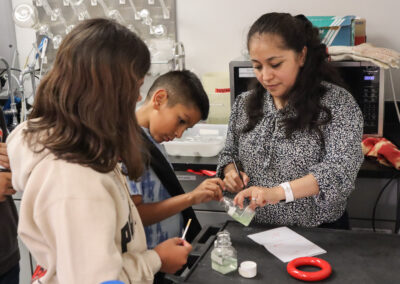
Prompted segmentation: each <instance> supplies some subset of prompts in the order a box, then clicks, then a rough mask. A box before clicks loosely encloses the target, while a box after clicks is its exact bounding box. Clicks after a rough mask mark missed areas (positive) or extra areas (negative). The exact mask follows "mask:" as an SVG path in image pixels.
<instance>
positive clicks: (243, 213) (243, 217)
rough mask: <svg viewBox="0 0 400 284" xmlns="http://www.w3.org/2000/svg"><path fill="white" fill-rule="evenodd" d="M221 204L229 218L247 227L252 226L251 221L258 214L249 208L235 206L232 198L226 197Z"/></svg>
mask: <svg viewBox="0 0 400 284" xmlns="http://www.w3.org/2000/svg"><path fill="white" fill-rule="evenodd" d="M220 203H221V205H222V207H223V208H224V209H225V211H226V212H227V213H228V215H229V216H231V217H232V218H233V219H235V220H236V221H238V222H239V223H241V224H243V225H245V226H248V225H249V224H250V222H251V220H252V219H253V217H254V215H255V214H256V212H255V211H254V210H253V209H251V208H250V207H249V206H246V207H245V208H243V209H240V207H239V206H237V205H236V206H235V205H234V204H233V200H232V199H231V198H229V197H226V196H224V198H223V199H222V200H221V202H220Z"/></svg>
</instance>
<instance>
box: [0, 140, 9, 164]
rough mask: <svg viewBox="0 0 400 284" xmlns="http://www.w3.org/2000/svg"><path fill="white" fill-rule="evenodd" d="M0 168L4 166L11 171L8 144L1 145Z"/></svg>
mask: <svg viewBox="0 0 400 284" xmlns="http://www.w3.org/2000/svg"><path fill="white" fill-rule="evenodd" d="M0 166H3V167H4V168H6V169H8V170H9V169H10V162H9V161H8V155H7V144H6V143H0Z"/></svg>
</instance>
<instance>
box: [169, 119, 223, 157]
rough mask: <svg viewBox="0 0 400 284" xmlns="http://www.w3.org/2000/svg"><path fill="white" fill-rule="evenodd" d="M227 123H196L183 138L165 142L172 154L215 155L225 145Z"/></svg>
mask: <svg viewBox="0 0 400 284" xmlns="http://www.w3.org/2000/svg"><path fill="white" fill-rule="evenodd" d="M227 130H228V125H227V124H201V123H199V124H196V125H195V126H194V127H192V128H190V129H188V130H186V131H185V132H184V133H183V135H182V137H181V138H175V139H174V140H172V141H169V142H164V143H163V145H164V147H165V151H166V152H167V154H168V155H171V156H195V157H196V156H197V157H214V156H216V155H218V153H219V152H220V151H221V150H222V148H223V147H224V145H225V140H226V133H227Z"/></svg>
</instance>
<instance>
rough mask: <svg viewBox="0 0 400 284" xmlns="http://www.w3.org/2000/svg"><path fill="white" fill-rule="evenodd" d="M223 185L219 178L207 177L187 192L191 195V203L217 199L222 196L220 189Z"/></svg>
mask: <svg viewBox="0 0 400 284" xmlns="http://www.w3.org/2000/svg"><path fill="white" fill-rule="evenodd" d="M224 187H225V185H224V182H223V181H222V180H221V179H220V178H209V179H206V180H205V181H203V182H202V183H201V184H200V185H199V186H198V187H196V188H195V189H194V190H193V191H191V192H189V193H187V194H189V195H191V197H192V203H193V205H195V204H199V203H203V202H208V201H211V200H216V201H219V200H221V198H222V190H221V189H224Z"/></svg>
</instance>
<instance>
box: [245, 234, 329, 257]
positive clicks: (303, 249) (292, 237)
mask: <svg viewBox="0 0 400 284" xmlns="http://www.w3.org/2000/svg"><path fill="white" fill-rule="evenodd" d="M248 237H249V238H250V239H252V240H253V241H255V242H256V243H258V244H260V245H263V246H264V247H265V248H266V249H267V250H268V251H269V252H270V253H272V254H273V255H275V256H276V257H277V258H279V259H280V260H281V261H283V262H289V261H291V260H293V259H295V258H298V257H303V256H315V255H319V254H323V253H326V250H324V249H322V248H320V247H319V246H317V245H316V244H314V243H313V242H311V241H309V240H307V239H306V238H305V237H303V236H302V235H299V234H298V233H296V232H295V231H293V230H291V229H289V228H288V227H280V228H276V229H271V230H267V231H264V232H260V233H257V234H252V235H248Z"/></svg>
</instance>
